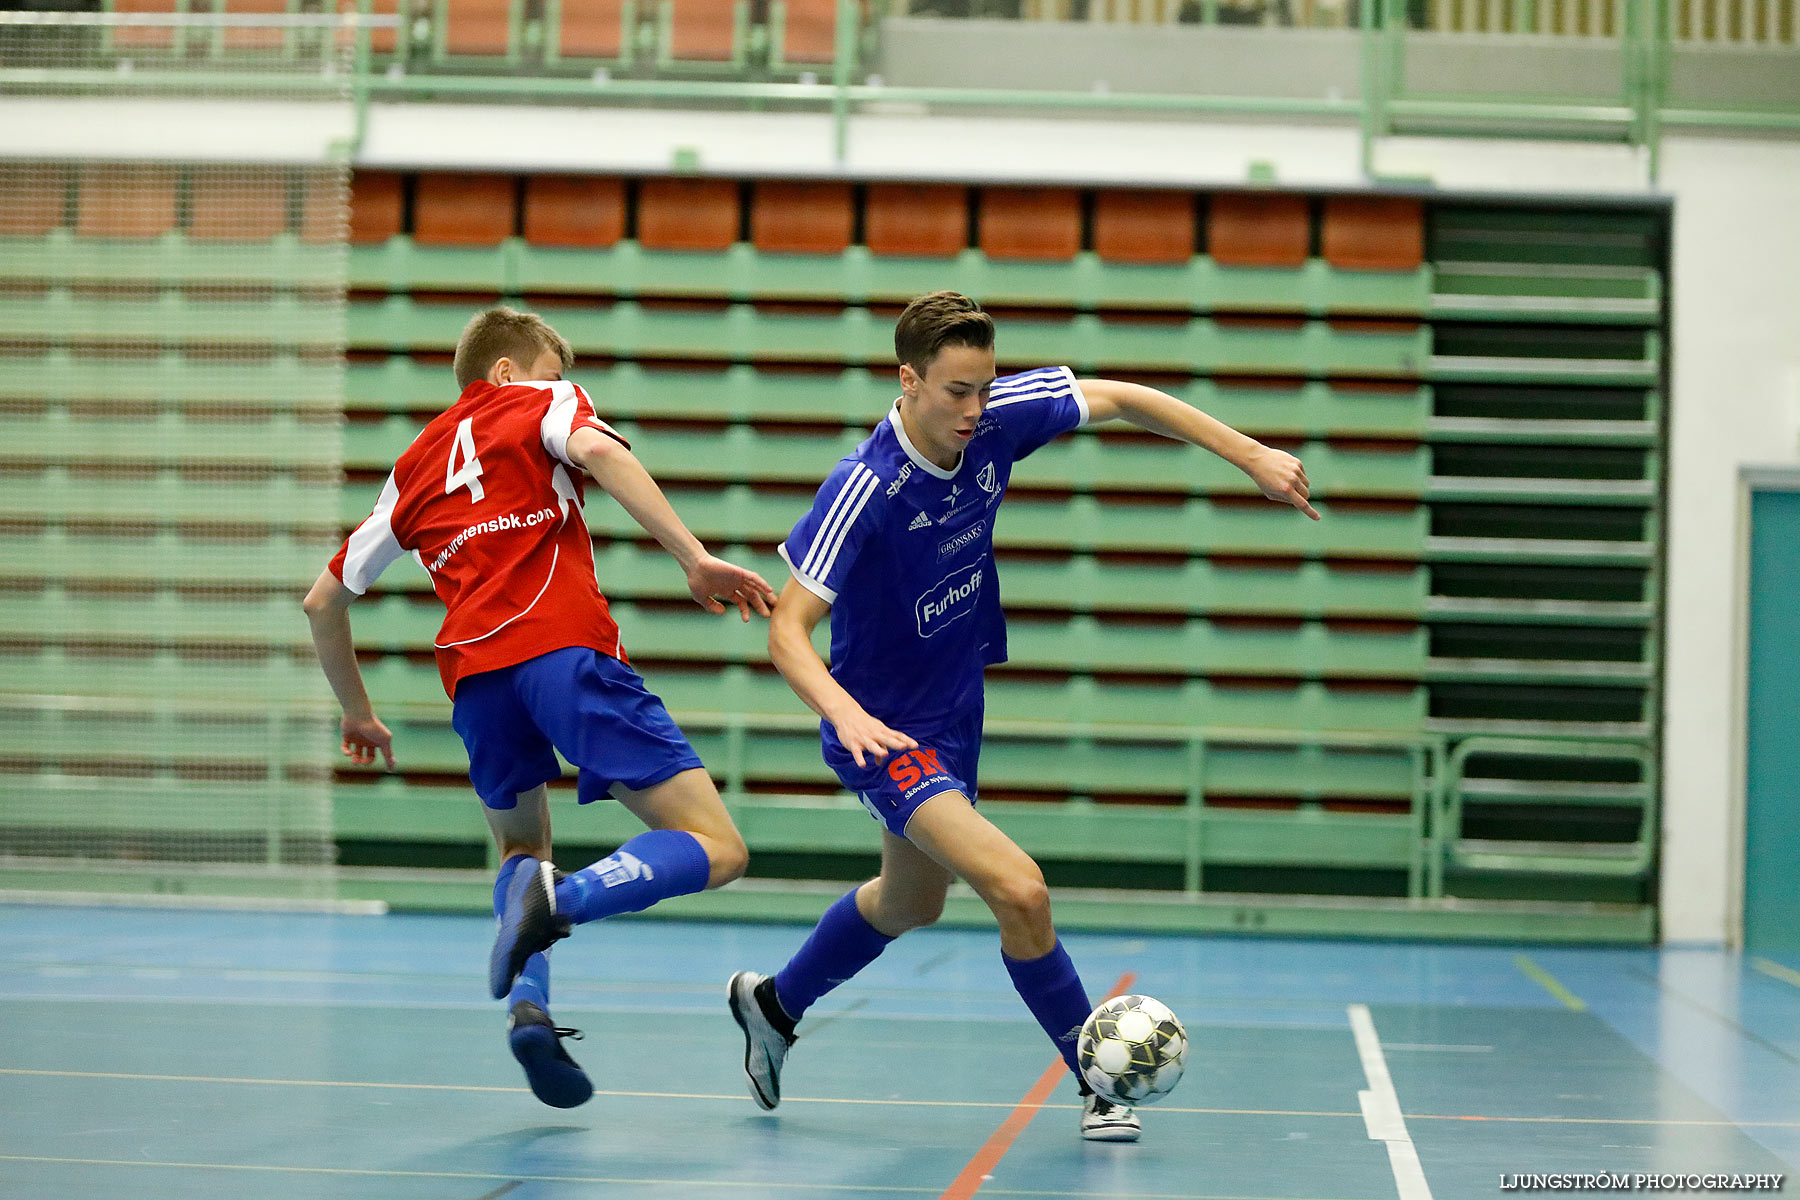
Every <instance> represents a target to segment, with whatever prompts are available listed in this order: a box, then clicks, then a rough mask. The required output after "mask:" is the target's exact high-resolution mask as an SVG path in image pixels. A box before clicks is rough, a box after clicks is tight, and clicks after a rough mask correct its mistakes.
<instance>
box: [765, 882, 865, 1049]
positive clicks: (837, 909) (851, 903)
mask: <svg viewBox="0 0 1800 1200" xmlns="http://www.w3.org/2000/svg"><path fill="white" fill-rule="evenodd" d="M856 892H857V889H856V888H851V889H850V890H849V891H848V892H845V893H844V894H843V895H842V896H839V897H838V898H837V901H836V902H835V903H833V904H832V906H831V907H830V908H828V909H826V910H825V915H824V916H822V917H820V918H819V924H818V925H817V926H816V927H815V928H814V929H813V931H812V933H811V934H810V935H809V936H808V937H807V939H806V941H805V942H804V943H802V945H801V946H800V949H798V950H796V951H795V952H794V957H792V958H790V959H788V964H787V966H785V967H783V968H781V970H779V971H777V972H776V973H775V998H776V999H777V1000H779V1001H781V1007H782V1009H783V1010H785V1011H786V1013H787V1015H788V1016H790V1017H792V1018H794V1020H796V1021H798V1020H799V1019H800V1016H801V1014H802V1013H804V1012H805V1011H806V1010H807V1009H809V1008H811V1007H812V1006H813V1002H814V1001H816V1000H817V999H818V998H819V997H820V996H823V995H824V994H825V993H826V992H829V991H830V990H831V989H832V988H834V987H836V986H837V985H838V984H840V983H844V982H846V981H848V980H849V979H850V977H851V976H853V975H855V974H856V973H857V972H858V971H860V970H862V969H863V968H864V967H866V966H868V965H869V964H870V963H872V962H874V961H875V960H876V958H878V957H879V956H880V954H881V952H882V951H883V950H886V949H887V947H888V943H889V942H891V941H893V940H894V939H893V938H891V937H889V936H888V935H887V934H885V933H883V932H881V931H880V930H879V929H877V928H875V927H874V926H873V925H871V924H869V922H868V921H867V920H865V919H864V918H863V915H862V913H861V912H859V911H858V910H857V907H856Z"/></svg>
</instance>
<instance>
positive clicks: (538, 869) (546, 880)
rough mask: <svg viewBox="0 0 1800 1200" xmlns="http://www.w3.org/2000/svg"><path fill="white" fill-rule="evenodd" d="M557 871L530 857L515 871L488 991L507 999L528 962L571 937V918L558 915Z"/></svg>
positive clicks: (490, 968) (508, 888)
mask: <svg viewBox="0 0 1800 1200" xmlns="http://www.w3.org/2000/svg"><path fill="white" fill-rule="evenodd" d="M555 880H556V868H555V867H553V866H551V865H550V864H549V863H547V862H539V861H538V860H537V859H535V858H527V859H525V860H524V861H523V862H521V863H520V864H519V865H518V866H517V867H515V868H513V873H512V878H511V879H509V880H508V881H507V884H506V902H505V904H504V905H503V906H502V908H501V909H500V931H499V932H498V933H497V934H495V935H494V949H493V952H492V953H491V954H489V955H488V992H489V994H491V995H492V996H493V997H494V999H496V1000H504V999H506V994H507V993H508V992H510V991H512V985H513V980H515V979H517V978H518V977H519V972H520V971H523V970H524V969H525V960H526V959H528V958H530V957H531V956H532V955H534V954H536V953H537V952H538V951H540V950H548V949H549V948H550V946H551V944H552V943H553V942H555V941H556V940H557V939H558V938H566V937H568V936H569V918H567V917H564V916H559V915H557V912H556V881H555Z"/></svg>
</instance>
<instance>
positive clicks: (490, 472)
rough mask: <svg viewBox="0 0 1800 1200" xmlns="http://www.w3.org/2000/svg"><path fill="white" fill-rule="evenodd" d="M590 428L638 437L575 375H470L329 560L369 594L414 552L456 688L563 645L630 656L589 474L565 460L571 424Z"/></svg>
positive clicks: (441, 663) (440, 657) (347, 581)
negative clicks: (439, 608)
mask: <svg viewBox="0 0 1800 1200" xmlns="http://www.w3.org/2000/svg"><path fill="white" fill-rule="evenodd" d="M583 426H586V427H589V428H592V429H598V430H599V431H600V432H602V433H604V434H607V435H609V436H611V437H614V438H617V439H618V441H619V442H620V443H621V444H623V445H626V446H629V445H630V443H629V442H626V441H625V439H624V438H622V437H620V436H619V434H618V433H616V432H614V431H613V430H612V429H611V428H610V427H608V426H607V424H606V423H605V422H604V421H602V420H600V419H599V418H598V417H596V416H595V415H594V407H593V405H592V404H591V403H590V402H589V400H588V398H587V393H585V392H583V391H582V390H581V389H580V388H579V387H576V386H575V385H574V384H572V383H568V382H566V381H560V380H559V381H557V382H553V383H514V384H509V385H507V386H505V387H495V386H494V385H493V384H491V383H488V382H487V381H485V380H478V381H477V382H475V383H471V384H470V385H469V386H468V388H467V389H466V390H465V391H464V392H463V394H462V396H461V397H460V398H458V400H457V401H456V403H455V404H454V405H452V406H451V407H450V408H449V410H448V411H446V412H444V413H441V414H439V415H438V416H437V417H435V418H433V419H432V421H431V423H430V424H429V425H427V426H425V428H424V429H423V430H422V431H420V433H419V436H418V437H417V438H415V439H414V440H413V444H412V445H411V446H408V447H407V448H406V452H405V453H404V454H402V455H401V456H400V461H399V462H397V463H395V464H394V470H393V473H392V474H390V475H389V476H388V478H387V484H386V486H384V487H383V488H382V489H381V498H380V499H379V500H377V501H376V502H375V511H374V512H372V513H370V514H369V517H368V519H367V520H365V521H364V522H363V523H362V524H361V525H358V526H357V527H356V529H355V531H354V532H352V533H351V534H350V537H349V538H348V539H347V540H346V541H345V542H344V546H343V548H342V549H341V550H339V551H338V552H337V556H336V557H335V558H333V559H332V560H331V573H332V574H333V575H336V576H337V577H338V579H339V580H340V581H342V583H343V585H344V586H345V587H347V588H349V589H350V590H351V591H353V592H355V593H357V594H358V595H361V594H362V593H363V592H365V591H367V590H368V587H369V585H370V584H371V583H374V582H375V579H376V577H377V576H379V575H380V574H381V572H382V571H384V570H386V569H387V566H388V564H389V563H391V562H393V561H394V560H395V559H396V558H398V557H400V555H401V553H403V552H405V551H411V552H412V555H413V557H414V558H416V559H418V560H419V563H420V565H422V566H423V567H424V568H425V570H426V571H427V572H428V573H429V574H430V575H431V586H432V587H433V588H435V589H436V590H437V594H438V599H440V600H442V601H443V602H444V607H445V608H446V609H447V610H448V611H447V612H446V613H445V614H444V624H443V627H442V628H441V629H440V630H439V631H438V635H437V641H436V645H435V648H436V651H437V662H438V672H439V674H441V675H442V676H443V679H444V691H445V692H447V693H449V694H450V695H451V696H452V697H454V696H455V695H456V681H457V680H459V679H461V678H463V677H464V676H465V675H475V674H479V673H480V672H482V671H494V670H498V669H499V668H501V667H509V666H512V665H513V664H514V663H521V662H524V661H525V660H526V659H529V658H536V657H537V656H538V655H540V654H547V653H549V652H550V651H552V650H561V649H563V648H565V647H568V646H588V647H591V648H593V649H595V650H598V651H600V652H602V653H604V654H610V655H612V656H613V657H614V658H617V659H620V660H621V661H623V660H624V659H625V652H624V649H623V648H622V647H621V646H620V645H619V627H618V625H617V623H615V622H614V621H613V619H612V614H611V613H609V612H608V611H607V607H606V598H605V597H604V596H602V595H601V594H600V585H599V582H598V581H597V580H596V579H595V577H594V545H593V541H592V540H591V539H590V537H589V535H588V527H587V521H586V520H585V519H584V518H583V516H582V511H581V502H582V483H583V481H584V480H585V479H586V473H585V472H583V471H582V470H581V468H580V467H577V466H576V465H575V464H574V463H573V462H571V461H570V459H569V435H570V434H571V433H573V432H574V431H575V430H577V429H580V428H582V427H583Z"/></svg>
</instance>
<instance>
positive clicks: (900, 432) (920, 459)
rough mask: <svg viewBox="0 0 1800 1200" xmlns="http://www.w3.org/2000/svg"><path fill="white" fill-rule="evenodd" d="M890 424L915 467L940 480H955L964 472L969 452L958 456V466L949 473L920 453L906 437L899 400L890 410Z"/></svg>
mask: <svg viewBox="0 0 1800 1200" xmlns="http://www.w3.org/2000/svg"><path fill="white" fill-rule="evenodd" d="M888 423H889V424H890V425H892V426H893V427H894V435H895V436H896V437H898V438H899V439H900V448H901V449H902V450H904V451H906V457H908V458H910V459H912V460H913V465H914V466H915V467H918V468H919V469H920V470H921V471H926V472H928V473H930V474H932V475H935V476H937V477H938V478H939V479H955V478H956V473H957V472H958V471H960V470H962V465H963V459H965V458H967V457H968V452H967V451H964V452H963V453H961V454H958V455H957V456H956V465H955V466H954V467H951V468H950V469H949V470H948V471H946V470H945V469H944V468H942V467H940V466H938V465H937V464H936V463H934V462H932V461H931V460H930V459H929V458H926V457H925V456H924V455H923V454H920V453H919V449H918V447H917V446H914V445H913V444H912V439H911V438H909V437H907V436H906V422H904V421H902V420H901V419H900V401H898V400H895V401H894V407H892V408H890V409H888Z"/></svg>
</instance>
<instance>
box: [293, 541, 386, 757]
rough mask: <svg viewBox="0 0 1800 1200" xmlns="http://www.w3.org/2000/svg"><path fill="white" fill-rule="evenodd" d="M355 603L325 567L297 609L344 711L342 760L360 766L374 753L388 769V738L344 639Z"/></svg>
mask: <svg viewBox="0 0 1800 1200" xmlns="http://www.w3.org/2000/svg"><path fill="white" fill-rule="evenodd" d="M355 602H356V593H355V592H353V591H351V590H350V589H349V588H347V587H345V586H344V585H343V584H342V583H340V582H339V581H338V577H337V576H336V575H333V574H332V573H331V571H330V569H326V570H324V571H321V572H319V578H318V579H317V580H315V581H314V582H313V585H312V590H311V591H309V592H307V593H306V599H305V600H303V601H301V602H300V607H301V608H303V609H305V610H306V620H307V622H308V623H309V624H310V625H311V626H312V638H313V645H314V647H316V648H317V649H318V652H319V665H320V666H321V667H323V668H324V669H325V678H326V680H328V681H329V682H330V684H331V692H332V694H333V695H334V696H336V697H337V701H338V704H339V705H340V706H341V707H342V708H343V710H344V718H343V720H342V721H341V722H340V727H341V729H342V731H343V735H344V742H343V751H344V757H346V758H348V759H349V760H350V761H351V762H353V763H355V764H357V765H358V766H365V767H366V766H368V765H369V764H370V763H372V762H374V761H375V756H376V755H377V754H380V755H381V757H382V758H383V759H384V760H385V761H386V763H387V769H388V770H390V771H391V770H393V769H394V735H393V734H392V733H390V732H388V727H387V726H386V725H383V724H382V723H381V721H380V719H379V718H378V717H376V715H375V709H374V708H373V707H372V706H371V705H370V704H369V691H368V689H367V688H366V687H364V686H363V677H362V670H361V668H359V667H358V666H357V665H356V647H355V645H354V644H353V642H352V641H351V637H350V606H351V605H352V604H353V603H355Z"/></svg>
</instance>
